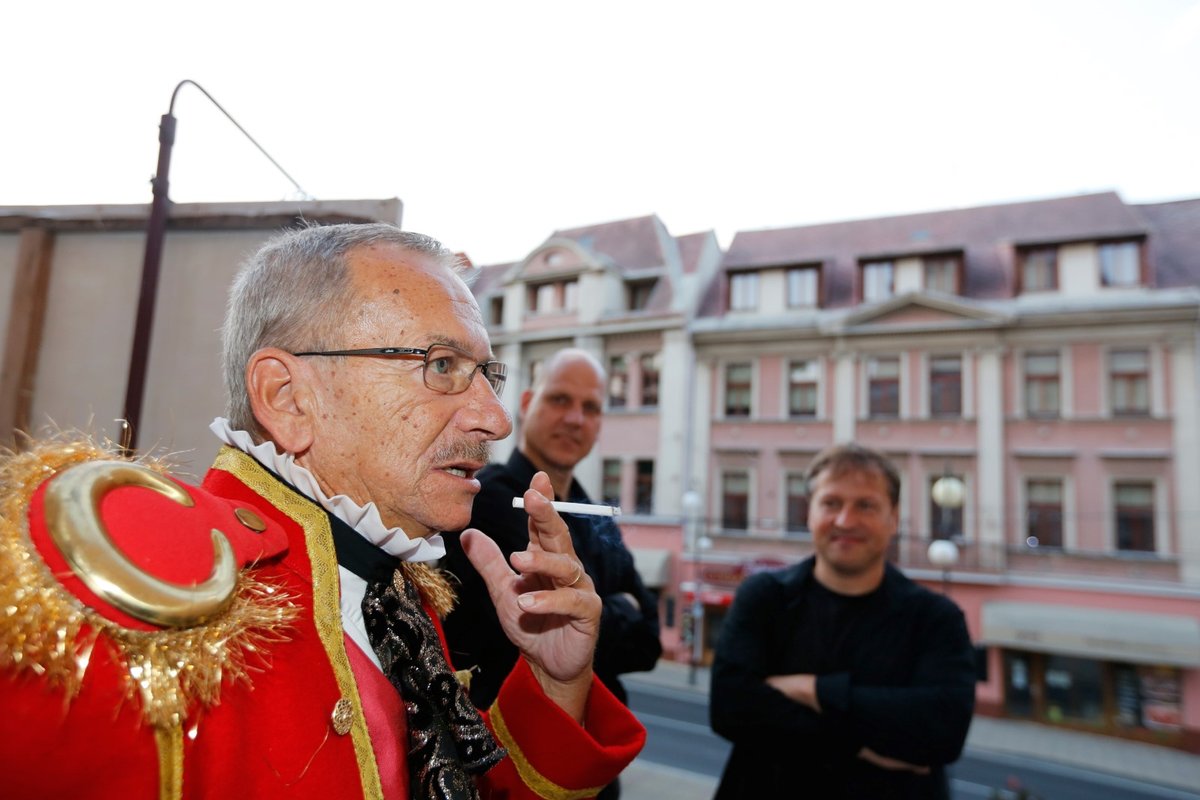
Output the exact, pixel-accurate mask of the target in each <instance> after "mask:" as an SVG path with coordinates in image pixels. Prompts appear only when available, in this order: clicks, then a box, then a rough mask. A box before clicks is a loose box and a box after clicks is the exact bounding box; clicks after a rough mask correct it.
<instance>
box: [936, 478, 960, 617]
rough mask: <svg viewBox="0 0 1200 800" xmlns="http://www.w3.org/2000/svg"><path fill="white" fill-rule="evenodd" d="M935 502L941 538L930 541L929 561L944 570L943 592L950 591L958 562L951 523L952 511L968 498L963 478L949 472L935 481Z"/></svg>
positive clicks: (947, 592)
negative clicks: (951, 574) (937, 509)
mask: <svg viewBox="0 0 1200 800" xmlns="http://www.w3.org/2000/svg"><path fill="white" fill-rule="evenodd" d="M930 495H931V496H932V498H933V502H934V503H936V504H937V507H938V508H939V509H940V510H941V514H940V515H939V516H940V520H939V523H940V524H939V525H938V527H939V530H940V533H941V538H939V539H934V540H933V541H932V542H930V543H929V550H928V551H927V555H928V556H929V563H931V564H933V565H934V566H935V567H940V568H941V570H942V594H949V591H950V570H951V568H952V567H953V566H954V565H955V564H957V563H958V545H957V544H955V543H954V534H955V531H953V530H952V526H951V523H950V512H951V511H953V510H954V509H958V508H962V507H963V503H965V502H966V499H967V487H966V484H964V483H963V482H962V480H961V479H959V478H957V477H955V476H954V475H951V474H949V472H947V473H946V474H945V475H943V476H942V477H940V478H938V479H937V480H936V481H934V482H933V487H932V488H931V490H930Z"/></svg>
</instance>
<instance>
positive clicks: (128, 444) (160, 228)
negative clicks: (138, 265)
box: [121, 79, 310, 455]
mask: <svg viewBox="0 0 1200 800" xmlns="http://www.w3.org/2000/svg"><path fill="white" fill-rule="evenodd" d="M187 84H191V85H192V86H194V87H196V88H197V89H198V90H200V93H201V94H203V95H204V96H205V97H207V98H208V99H209V101H210V102H211V103H212V104H213V105H214V106H216V107H217V109H218V110H219V111H220V112H221V113H222V114H224V115H225V116H226V117H227V118H228V119H229V121H230V122H232V123H233V124H234V126H235V127H237V129H238V130H239V131H241V132H242V135H243V136H245V137H246V138H247V139H249V140H250V143H251V144H253V145H254V146H255V147H257V148H258V149H259V151H260V152H261V153H262V154H263V155H264V156H266V157H267V159H268V160H269V161H270V162H271V163H272V164H274V165H275V168H276V169H278V170H279V171H280V172H282V173H283V176H284V177H285V178H287V179H288V180H289V181H291V182H292V185H293V186H295V187H296V190H297V191H298V192H299V193H300V196H301V197H306V198H307V197H309V196H310V195H309V194H308V192H305V191H304V189H302V188H300V184H298V183H296V180H295V179H294V178H293V177H292V176H291V175H289V174H288V173H287V170H285V169H284V168H283V167H281V166H279V162H278V161H276V160H275V159H274V158H271V154H270V153H268V152H267V151H266V150H264V149H263V146H262V145H261V144H259V143H258V142H257V141H255V140H254V137H253V136H251V135H250V134H249V133H247V132H246V129H245V128H243V127H242V126H241V125H240V124H239V123H238V121H237V120H236V119H234V118H233V117H232V116H231V115H230V114H229V112H228V111H226V110H225V109H224V108H222V107H221V104H220V103H218V102H217V101H216V100H214V99H213V96H212V95H211V94H209V93H208V92H207V91H205V90H204V87H203V86H201V85H200V84H198V83H196V82H195V81H192V80H186V79H185V80H182V81H180V82H179V83H178V84H177V85H176V86H175V91H173V92H171V105H170V106H169V107H168V109H167V113H166V114H163V115H162V119H161V120H160V122H159V126H158V169H157V171H156V172H155V174H154V177H153V178H151V180H150V185H151V191H152V195H153V201H152V202H151V204H150V217H149V219H148V220H147V222H146V250H145V254H144V255H143V257H142V279H141V283H140V284H139V286H140V288H139V292H138V305H137V316H136V318H135V319H134V328H133V346H132V348H131V352H130V356H129V374H128V377H127V382H126V384H125V404H124V406H122V417H123V418H124V420H123V421H124V432H123V435H122V437H121V449H122V451H124V453H125V454H126V455H131V454H132V453H133V451H134V450H136V449H137V440H138V434H139V433H140V432H141V421H142V401H143V399H144V397H145V394H146V369H147V365H148V364H149V360H150V333H151V331H152V330H153V328H154V307H155V304H156V300H157V297H158V276H159V272H160V271H161V267H162V253H163V239H164V238H165V236H166V232H167V217H168V216H169V212H170V197H169V192H170V171H171V148H172V147H173V146H174V145H175V122H176V120H175V100H176V98H177V97H178V96H179V90H180V89H182V88H183V87H184V86H185V85H187Z"/></svg>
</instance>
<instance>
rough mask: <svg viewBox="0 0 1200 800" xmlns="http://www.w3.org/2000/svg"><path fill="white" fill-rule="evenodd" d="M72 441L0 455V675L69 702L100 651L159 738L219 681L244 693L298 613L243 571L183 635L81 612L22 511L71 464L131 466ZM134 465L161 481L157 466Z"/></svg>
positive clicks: (213, 693)
mask: <svg viewBox="0 0 1200 800" xmlns="http://www.w3.org/2000/svg"><path fill="white" fill-rule="evenodd" d="M76 435H77V436H78V437H79V438H78V439H76V440H71V439H69V438H68V434H60V435H59V436H58V437H56V438H53V439H50V440H46V441H33V442H31V444H30V448H29V450H27V451H26V452H22V453H12V452H7V453H3V454H0V667H7V668H11V669H14V670H15V671H17V672H22V671H29V672H33V673H35V674H37V675H41V676H43V677H45V678H46V679H47V680H48V681H49V682H50V683H51V685H54V686H59V687H62V689H63V690H64V691H65V693H66V696H67V700H68V701H70V700H71V699H72V698H74V697H75V695H76V694H78V692H79V689H80V686H81V685H82V683H83V679H84V675H85V674H86V673H87V668H88V664H89V663H90V661H91V656H92V650H93V648H94V647H95V645H96V643H97V642H98V641H99V642H103V643H104V644H105V645H107V646H108V647H110V648H112V650H113V654H114V656H115V661H116V663H117V664H118V665H119V666H120V667H121V670H122V677H123V683H124V689H125V693H126V696H127V697H128V698H129V699H130V700H132V699H133V698H134V697H135V696H136V697H138V698H140V700H141V703H140V710H141V714H142V718H143V720H144V721H145V722H146V723H148V724H150V725H152V726H153V727H155V728H158V729H171V728H179V727H181V726H182V724H183V721H184V720H185V719H186V718H187V716H188V711H189V708H191V707H192V705H193V703H195V702H197V701H198V702H199V703H200V704H201V705H203V706H212V705H216V704H217V702H218V701H219V700H220V694H221V684H222V682H223V681H228V682H231V683H232V682H239V681H240V682H242V683H245V684H246V685H249V684H250V673H251V672H254V671H257V670H258V669H261V668H263V667H265V666H266V652H267V650H268V646H269V645H271V644H275V643H278V642H282V641H285V640H286V638H287V637H286V636H285V635H284V633H285V631H286V629H287V628H288V627H289V626H290V624H291V623H292V621H293V620H294V619H295V618H296V616H297V614H298V609H297V608H296V606H295V605H294V604H293V602H292V598H291V597H289V596H288V595H287V594H286V593H284V592H281V591H279V590H278V589H277V588H276V587H274V586H271V585H269V584H266V583H263V582H261V581H259V580H256V579H255V578H253V577H251V574H250V572H249V571H244V572H242V574H241V575H240V576H239V577H238V582H237V589H236V591H235V594H234V597H233V599H232V601H231V602H230V604H229V605H228V606H227V607H226V608H225V609H224V610H223V611H222V612H221V613H220V614H218V615H216V616H214V617H212V618H211V619H209V620H207V621H206V622H205V623H204V624H202V625H198V626H195V627H191V628H174V629H165V630H155V631H141V630H130V629H128V628H124V627H122V626H121V625H118V624H117V623H115V622H112V621H111V620H109V619H107V618H105V617H103V616H102V615H100V614H99V613H97V612H96V611H95V610H93V609H91V608H89V607H87V606H85V605H84V604H83V603H82V602H80V600H79V599H78V598H77V597H75V596H74V595H73V594H71V593H70V592H68V591H67V590H66V589H64V588H63V587H62V585H61V584H59V582H58V581H57V580H56V579H55V577H54V575H53V574H51V572H50V570H49V568H48V567H47V566H46V563H45V562H44V561H43V560H42V558H41V556H40V555H39V554H38V553H37V550H36V548H35V547H34V545H33V542H32V541H31V539H30V538H29V519H28V509H29V503H30V500H31V498H32V497H33V494H34V492H35V491H36V490H37V488H38V486H40V485H41V484H42V483H43V482H44V481H46V480H47V479H49V478H51V477H53V476H54V475H56V474H57V473H59V472H61V471H62V470H64V469H67V468H68V467H71V466H73V465H75V464H80V463H82V462H85V461H92V460H98V459H103V460H124V461H132V459H128V458H123V457H121V456H120V455H118V454H117V453H116V452H115V451H114V450H113V449H112V448H111V447H103V446H100V445H98V444H96V443H95V442H93V441H91V440H89V439H87V438H86V437H84V436H83V435H81V434H76ZM136 461H137V463H139V464H141V465H142V466H144V467H148V468H150V469H152V470H154V471H155V472H159V473H163V474H165V473H166V472H167V467H166V465H165V464H164V463H163V462H162V461H160V460H158V459H154V458H148V457H143V458H140V459H137V460H136ZM252 658H253V661H252Z"/></svg>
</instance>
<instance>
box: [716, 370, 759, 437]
mask: <svg viewBox="0 0 1200 800" xmlns="http://www.w3.org/2000/svg"><path fill="white" fill-rule="evenodd" d="M734 364H749V365H750V413H749V414H748V415H747V416H744V417H731V416H727V415H726V413H725V410H726V408H727V405H726V403H725V395H726V392H727V390H728V388H729V381H728V378H727V377H726V375H727V373H728V370H729V367H730V366H732V365H734ZM719 366H720V371H719V372H718V373H717V376H718V377H717V381H718V384H719V386H720V389H721V392H720V394H721V397H720V403H721V404H720V405H719V406H717V408H718V409H719V410H720V418H721V419H726V420H730V421H732V422H737V421H739V420H750V419H757V418H758V404H757V403H755V402H754V398H755V397H756V396H757V394H758V359H757V358H730V359H726V360H723V361H721V362H719Z"/></svg>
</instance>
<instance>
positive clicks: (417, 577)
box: [400, 561, 454, 618]
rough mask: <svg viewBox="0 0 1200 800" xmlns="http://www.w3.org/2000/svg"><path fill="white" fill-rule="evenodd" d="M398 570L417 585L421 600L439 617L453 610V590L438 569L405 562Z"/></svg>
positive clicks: (415, 562)
mask: <svg viewBox="0 0 1200 800" xmlns="http://www.w3.org/2000/svg"><path fill="white" fill-rule="evenodd" d="M400 569H401V571H402V572H403V573H404V577H405V578H407V579H408V580H410V581H412V582H413V583H415V584H416V585H417V590H418V591H420V593H421V598H422V599H423V600H424V601H425V602H426V603H428V604H429V605H430V607H431V608H432V609H433V610H434V612H435V613H436V614H437V615H438V616H439V617H441V618H445V616H446V615H447V614H449V613H450V610H451V609H453V608H454V590H453V589H452V588H450V582H449V581H447V580H446V574H445V573H444V572H442V571H441V570H440V569H438V568H437V567H433V566H430V565H429V564H422V563H420V562H417V561H405V562H404V563H402V564H401V565H400Z"/></svg>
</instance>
